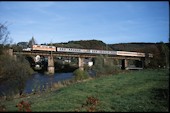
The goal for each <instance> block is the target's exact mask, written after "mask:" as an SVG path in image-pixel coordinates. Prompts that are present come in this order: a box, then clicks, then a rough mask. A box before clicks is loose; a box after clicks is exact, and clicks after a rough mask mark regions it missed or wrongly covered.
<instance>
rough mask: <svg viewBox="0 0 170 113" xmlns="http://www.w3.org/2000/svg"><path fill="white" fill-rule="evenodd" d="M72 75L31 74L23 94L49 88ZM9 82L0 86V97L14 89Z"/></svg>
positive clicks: (70, 77)
mask: <svg viewBox="0 0 170 113" xmlns="http://www.w3.org/2000/svg"><path fill="white" fill-rule="evenodd" d="M73 77H74V76H73V73H72V72H70V73H55V74H54V75H46V74H43V73H35V74H33V75H32V76H31V77H30V78H29V79H28V80H27V81H26V85H25V89H24V93H31V92H32V91H33V90H34V91H35V90H41V89H46V88H48V87H50V86H51V85H52V84H53V83H56V82H58V81H63V80H69V79H72V78H73ZM10 83H11V82H10V81H9V82H5V83H3V85H0V96H3V95H8V94H9V93H11V91H12V90H13V89H14V88H13V85H12V84H10Z"/></svg>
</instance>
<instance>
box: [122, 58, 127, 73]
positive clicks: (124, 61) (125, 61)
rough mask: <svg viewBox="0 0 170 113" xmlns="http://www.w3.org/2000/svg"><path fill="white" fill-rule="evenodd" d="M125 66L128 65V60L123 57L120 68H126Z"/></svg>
mask: <svg viewBox="0 0 170 113" xmlns="http://www.w3.org/2000/svg"><path fill="white" fill-rule="evenodd" d="M127 67H128V61H127V59H123V60H122V69H123V70H127Z"/></svg>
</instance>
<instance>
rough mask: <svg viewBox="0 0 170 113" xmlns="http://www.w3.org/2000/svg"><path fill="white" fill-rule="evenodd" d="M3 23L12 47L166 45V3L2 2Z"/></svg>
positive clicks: (0, 3) (167, 4)
mask: <svg viewBox="0 0 170 113" xmlns="http://www.w3.org/2000/svg"><path fill="white" fill-rule="evenodd" d="M5 22H7V23H6V25H7V26H8V30H9V32H10V37H11V38H12V39H13V43H18V42H28V41H29V40H30V39H31V38H32V37H34V38H35V40H36V42H37V43H38V44H42V43H51V42H52V43H61V42H68V41H78V40H93V39H95V40H101V41H103V42H104V43H106V44H115V43H128V42H146V43H147V42H153V43H155V42H160V41H163V42H169V2H168V1H162V2H161V1H151V2H147V1H146V2H144V1H140V2H139V1H138V2H137V1H136V2H135V1H127V2H123V1H117V2H115V1H107V2H104V1H93V2H90V1H88V2H87V1H79V2H78V1H72V2H69V1H65V2H62V1H60V2H57V1H53V2H52V1H51V2H47V1H41V2H39V1H37V2H34V1H32V2H31V1H30V2H26V1H23V2H21V1H20V2H19V1H14V2H13V1H10V2H9V1H8V2H5V1H1V2H0V23H5Z"/></svg>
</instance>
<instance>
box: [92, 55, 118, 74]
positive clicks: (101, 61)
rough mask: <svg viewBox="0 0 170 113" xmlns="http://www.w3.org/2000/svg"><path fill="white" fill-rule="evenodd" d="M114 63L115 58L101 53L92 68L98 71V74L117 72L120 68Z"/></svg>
mask: <svg viewBox="0 0 170 113" xmlns="http://www.w3.org/2000/svg"><path fill="white" fill-rule="evenodd" d="M114 63H115V62H114V60H113V59H109V58H108V57H104V56H103V55H101V56H98V57H97V58H96V59H95V64H94V66H93V67H92V69H93V70H94V71H95V72H96V75H97V76H101V75H103V74H117V73H118V72H119V70H120V69H119V68H118V67H116V66H115V64H114Z"/></svg>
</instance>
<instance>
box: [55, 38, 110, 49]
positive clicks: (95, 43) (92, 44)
mask: <svg viewBox="0 0 170 113" xmlns="http://www.w3.org/2000/svg"><path fill="white" fill-rule="evenodd" d="M53 45H55V46H57V47H58V46H59V47H70V48H83V49H98V50H112V49H111V48H110V47H108V46H107V44H106V43H104V42H103V41H100V40H80V41H69V42H67V43H54V44H53Z"/></svg>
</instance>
